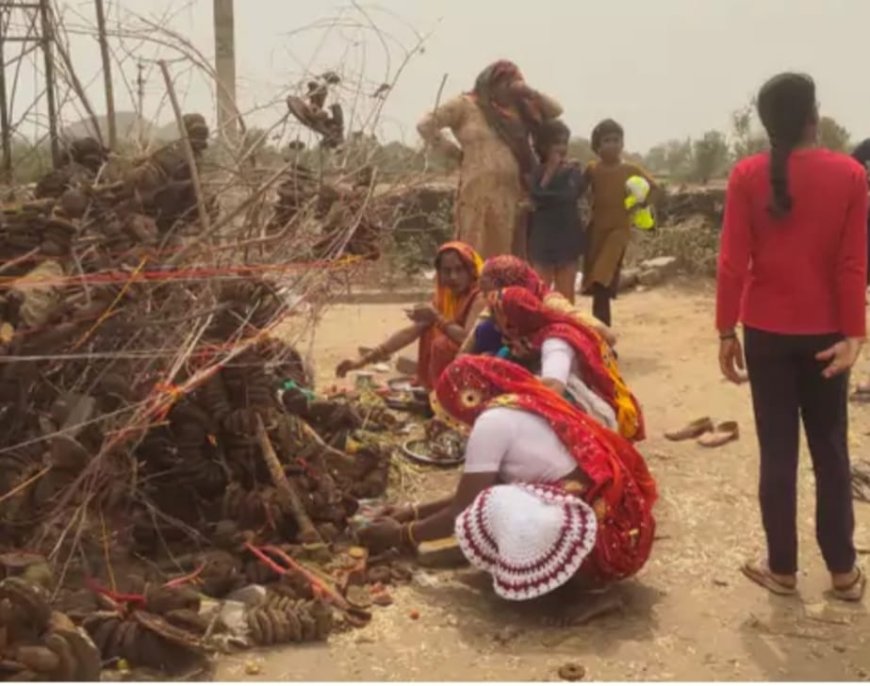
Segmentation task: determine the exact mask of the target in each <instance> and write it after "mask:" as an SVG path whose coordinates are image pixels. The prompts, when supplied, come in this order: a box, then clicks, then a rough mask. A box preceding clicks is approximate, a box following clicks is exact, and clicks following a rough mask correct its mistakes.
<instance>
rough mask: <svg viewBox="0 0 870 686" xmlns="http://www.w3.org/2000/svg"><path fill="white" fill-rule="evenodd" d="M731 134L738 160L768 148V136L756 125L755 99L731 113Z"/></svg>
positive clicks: (734, 152) (735, 155) (733, 149)
mask: <svg viewBox="0 0 870 686" xmlns="http://www.w3.org/2000/svg"><path fill="white" fill-rule="evenodd" d="M731 135H732V137H733V139H734V143H733V146H732V151H733V154H734V159H736V160H742V159H743V158H744V157H749V156H750V155H754V154H756V153H759V152H762V151H763V150H766V149H767V138H766V137H765V136H764V135H762V134H761V133H759V132H758V131H757V128H756V126H755V100H753V101H752V102H750V103H749V104H748V105H746V106H745V107H742V108H741V109H739V110H736V111H735V112H733V113H732V114H731Z"/></svg>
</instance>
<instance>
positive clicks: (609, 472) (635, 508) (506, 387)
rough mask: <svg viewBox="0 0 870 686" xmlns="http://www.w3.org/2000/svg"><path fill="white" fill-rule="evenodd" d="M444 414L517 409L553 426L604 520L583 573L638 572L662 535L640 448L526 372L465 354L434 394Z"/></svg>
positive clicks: (467, 418)
mask: <svg viewBox="0 0 870 686" xmlns="http://www.w3.org/2000/svg"><path fill="white" fill-rule="evenodd" d="M435 394H436V398H437V401H438V405H439V406H440V409H443V410H444V411H445V412H446V413H447V414H448V415H450V416H451V417H453V418H454V419H456V420H458V421H460V422H462V423H464V424H468V425H471V424H473V423H474V421H475V420H476V419H477V418H478V417H479V416H480V414H481V413H482V412H483V411H484V410H487V409H489V408H492V407H511V408H515V409H520V410H525V411H526V412H531V413H532V414H536V415H538V416H539V417H541V418H543V419H544V420H546V422H547V423H548V424H549V425H550V428H552V430H553V431H554V432H555V433H556V435H557V436H558V437H559V440H560V441H561V442H562V444H563V445H564V446H565V448H567V449H568V451H569V452H570V453H571V455H572V456H573V457H574V459H575V460H576V461H577V466H578V467H579V468H580V469H581V470H582V471H583V473H584V474H585V475H586V477H587V479H588V481H589V483H590V486H589V487H588V488H587V489H586V491H585V492H584V493H583V494H582V497H583V499H584V500H585V501H586V502H587V503H588V504H589V505H591V506H592V507H593V508H594V509H595V511H596V514H597V515H598V519H599V521H598V533H597V539H596V545H595V549H594V550H593V552H592V554H591V555H590V556H589V557H588V558H587V560H586V562H585V563H584V567H583V571H584V572H585V573H586V574H588V575H589V576H591V577H592V578H594V579H595V580H597V581H601V582H610V581H616V580H619V579H624V578H626V577H629V576H632V575H634V574H636V573H637V572H638V571H639V570H640V569H641V568H642V567H643V565H644V564H645V563H646V561H647V559H648V558H649V555H650V551H651V549H652V543H653V538H654V536H655V518H654V517H653V515H652V508H653V505H654V503H655V501H656V499H657V497H658V494H657V490H656V484H655V481H654V479H653V477H652V475H651V474H650V472H649V470H648V469H647V466H646V463H645V462H644V459H643V457H642V456H641V455H640V454H639V453H638V452H637V450H636V449H635V448H634V446H633V445H632V444H631V443H629V442H628V441H627V440H625V439H624V438H622V437H621V436H618V435H617V434H615V433H613V432H612V431H609V430H608V429H605V428H604V427H602V426H601V425H599V424H598V423H597V422H595V421H594V420H593V419H591V418H589V417H588V416H587V415H585V414H584V413H582V412H581V411H580V410H578V409H577V408H575V407H574V406H573V405H571V403H569V402H568V401H567V400H565V399H564V398H562V397H561V396H560V395H558V394H557V393H555V392H553V391H552V390H550V389H548V388H547V387H546V386H544V385H543V384H542V383H541V382H540V380H539V379H537V378H536V377H535V376H533V375H532V374H531V373H529V372H527V371H526V370H525V369H523V368H522V367H520V366H518V365H515V364H513V363H511V362H507V361H505V360H502V359H498V358H494V357H471V356H463V357H460V358H459V359H457V360H456V361H455V362H453V363H452V364H451V365H450V366H448V367H447V369H446V370H445V371H444V374H443V375H442V376H441V378H440V380H439V381H438V385H437V387H436V389H435Z"/></svg>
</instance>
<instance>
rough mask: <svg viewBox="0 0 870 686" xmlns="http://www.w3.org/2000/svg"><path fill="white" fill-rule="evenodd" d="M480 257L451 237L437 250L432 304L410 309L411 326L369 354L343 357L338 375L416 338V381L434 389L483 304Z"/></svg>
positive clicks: (381, 357)
mask: <svg viewBox="0 0 870 686" xmlns="http://www.w3.org/2000/svg"><path fill="white" fill-rule="evenodd" d="M482 268H483V260H482V259H481V258H480V256H479V255H478V254H477V253H476V252H475V251H474V248H472V247H471V246H470V245H468V244H467V243H462V242H460V241H453V242H450V243H445V244H444V245H442V246H441V247H440V248H439V249H438V254H437V255H436V257H435V270H436V275H435V298H434V299H433V302H432V304H429V305H417V306H416V307H415V308H413V309H412V310H410V311H408V313H407V314H408V319H410V320H411V324H410V325H409V326H407V327H405V328H404V329H401V330H399V331H397V332H396V333H394V334H393V335H392V336H390V337H389V338H388V339H387V340H386V341H384V342H383V343H381V344H380V345H379V346H378V347H377V348H375V349H374V350H372V351H371V352H370V353H368V354H366V355H363V356H362V357H360V358H358V359H355V360H344V361H343V362H341V364H339V365H338V367H337V369H336V370H335V373H336V376H339V377H342V378H343V377H344V376H346V375H347V373H348V372H350V371H353V370H356V369H361V368H362V367H365V366H366V365H369V364H373V363H375V362H382V361H384V360H387V359H388V358H389V357H390V355H392V354H393V353H395V352H397V351H399V350H401V349H402V348H404V347H405V346H406V345H410V344H411V343H413V342H414V341H419V342H420V352H419V355H418V358H417V381H418V383H419V384H420V385H421V386H423V387H424V388H427V389H432V388H433V387H434V385H435V382H436V381H437V380H438V377H439V376H440V374H441V372H442V371H443V370H444V368H445V367H446V366H447V365H448V364H450V362H452V361H453V359H454V358H455V357H456V355H457V353H458V352H459V346H460V344H461V343H462V342H463V341H464V340H465V339H466V338H467V337H468V335H469V334H470V333H472V327H473V325H474V322H476V321H477V318H478V317H479V316H480V313H481V312H482V311H483V309H484V307H485V301H484V298H483V296H482V294H481V292H480V288H479V280H480V273H481V269H482Z"/></svg>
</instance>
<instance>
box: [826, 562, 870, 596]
mask: <svg viewBox="0 0 870 686" xmlns="http://www.w3.org/2000/svg"><path fill="white" fill-rule="evenodd" d="M855 571H856V572H858V575H857V576H856V577H855V580H854V581H853V582H852V583H851V584H849V585H848V586H841V587H840V588H837V587H836V586H834V587H833V588H832V589H831V595H832V596H833V597H834V598H836V599H837V600H844V601H846V602H847V603H860V602H861V601H862V600H863V599H864V591H865V590H866V589H867V577H866V576H865V575H864V572H863V571H862V570H861V568H860V567H858V568H856V570H855Z"/></svg>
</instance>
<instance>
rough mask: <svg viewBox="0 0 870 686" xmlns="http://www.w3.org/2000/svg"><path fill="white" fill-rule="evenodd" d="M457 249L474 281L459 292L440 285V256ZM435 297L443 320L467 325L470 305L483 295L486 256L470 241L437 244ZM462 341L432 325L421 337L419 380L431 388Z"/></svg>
mask: <svg viewBox="0 0 870 686" xmlns="http://www.w3.org/2000/svg"><path fill="white" fill-rule="evenodd" d="M451 251H452V252H455V253H456V254H457V255H459V257H460V259H461V260H462V261H463V263H465V265H466V266H467V267H468V271H469V273H470V274H471V278H472V281H471V285H470V286H469V288H468V290H467V291H466V292H465V293H463V294H461V295H457V294H456V293H454V292H453V291H451V290H450V289H449V288H446V287H444V286H442V285H441V283H440V281H439V278H438V272H437V265H438V263H439V261H440V259H441V256H442V255H444V254H445V253H448V252H451ZM435 265H436V273H435V297H434V299H433V302H432V305H433V306H434V307H435V309H436V310H437V311H438V314H440V315H441V316H442V317H443V318H444V320H446V321H447V322H448V323H450V324H459V325H460V326H462V327H464V326H465V325H466V323H467V320H468V315H469V313H470V312H471V306H472V305H473V304H474V301H475V300H476V299H477V296H478V295H480V287H479V285H478V284H479V281H480V272H481V270H482V269H483V260H482V259H481V257H480V255H478V254H477V252H475V250H474V248H472V247H471V246H470V245H468V244H467V243H463V242H462V241H451V242H449V243H445V244H444V245H442V246H441V247H440V248H438V254H437V255H436V257H435ZM459 346H460V344H459V343H457V342H455V341H454V340H453V339H451V338H450V337H449V336H448V335H447V334H446V333H444V331H442V330H441V329H440V328H439V327H438V326H430V327H429V328H428V329H426V331H424V332H423V335H422V336H421V337H420V351H419V353H418V355H417V382H418V383H419V384H420V385H421V386H422V387H423V388H426V389H428V390H432V389H433V388H434V387H435V384H436V383H437V382H438V378H439V377H440V376H441V372H443V371H444V369H446V367H447V365H449V364H450V363H451V362H453V360H454V359H455V358H456V355H457V354H458V353H459Z"/></svg>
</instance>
